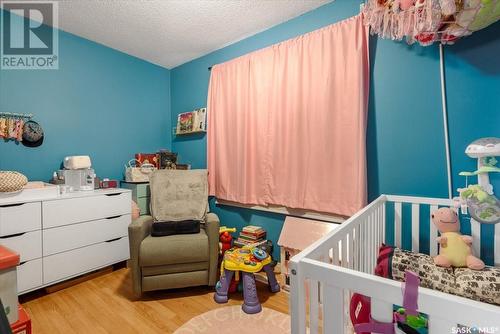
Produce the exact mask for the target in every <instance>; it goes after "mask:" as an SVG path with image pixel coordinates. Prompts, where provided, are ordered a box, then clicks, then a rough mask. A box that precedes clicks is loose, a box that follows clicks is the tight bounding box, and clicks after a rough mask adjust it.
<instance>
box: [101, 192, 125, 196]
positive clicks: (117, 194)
mask: <svg viewBox="0 0 500 334" xmlns="http://www.w3.org/2000/svg"><path fill="white" fill-rule="evenodd" d="M121 194H122V193H116V194H104V195H106V196H119V195H121Z"/></svg>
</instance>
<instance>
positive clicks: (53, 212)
mask: <svg viewBox="0 0 500 334" xmlns="http://www.w3.org/2000/svg"><path fill="white" fill-rule="evenodd" d="M130 201H131V194H130V192H124V193H117V194H109V195H97V196H89V197H80V198H68V199H60V200H54V201H45V202H43V227H44V228H50V227H56V226H62V225H69V224H74V223H81V222H85V221H90V220H97V219H102V218H106V217H113V216H118V215H124V214H130V212H131V202H130Z"/></svg>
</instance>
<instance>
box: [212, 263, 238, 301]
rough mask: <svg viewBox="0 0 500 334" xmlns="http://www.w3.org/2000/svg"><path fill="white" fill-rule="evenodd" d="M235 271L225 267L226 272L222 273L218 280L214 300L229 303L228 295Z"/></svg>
mask: <svg viewBox="0 0 500 334" xmlns="http://www.w3.org/2000/svg"><path fill="white" fill-rule="evenodd" d="M233 274H234V272H233V271H231V270H227V269H224V274H223V275H221V277H220V281H219V282H217V285H216V286H215V294H214V300H215V301H216V302H217V303H219V304H223V303H227V298H228V297H227V295H228V291H229V285H230V284H231V280H232V279H233Z"/></svg>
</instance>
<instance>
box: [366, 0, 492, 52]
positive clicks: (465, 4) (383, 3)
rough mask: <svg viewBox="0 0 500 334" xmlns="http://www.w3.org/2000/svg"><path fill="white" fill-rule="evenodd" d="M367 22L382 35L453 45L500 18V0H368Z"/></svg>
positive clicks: (409, 42) (408, 41)
mask: <svg viewBox="0 0 500 334" xmlns="http://www.w3.org/2000/svg"><path fill="white" fill-rule="evenodd" d="M362 12H363V14H364V18H365V24H366V25H368V26H370V28H371V33H372V34H377V35H379V36H380V37H382V38H389V39H393V40H398V41H399V40H402V39H403V38H406V42H407V43H408V44H413V43H415V42H418V43H420V44H421V45H423V46H427V45H431V44H433V43H434V42H440V43H442V44H453V43H455V41H456V40H457V39H458V38H460V37H463V36H468V35H470V34H472V33H473V32H474V31H477V30H480V29H483V28H485V27H487V26H489V25H490V24H492V23H494V22H496V21H498V20H499V19H500V0H367V1H366V2H365V4H364V5H363V7H362Z"/></svg>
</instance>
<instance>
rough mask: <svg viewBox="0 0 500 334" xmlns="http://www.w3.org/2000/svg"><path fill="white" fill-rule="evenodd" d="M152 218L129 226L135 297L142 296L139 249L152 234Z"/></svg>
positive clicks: (147, 217) (148, 217)
mask: <svg viewBox="0 0 500 334" xmlns="http://www.w3.org/2000/svg"><path fill="white" fill-rule="evenodd" d="M152 223H153V218H152V217H151V216H141V217H139V218H137V219H136V220H134V221H132V223H131V224H130V225H129V226H128V238H129V247H130V261H129V264H130V271H131V274H132V288H133V291H134V295H135V296H136V297H140V296H141V294H142V275H141V267H140V265H139V249H140V247H141V242H142V240H144V238H145V237H147V236H148V235H149V234H150V233H151V224H152Z"/></svg>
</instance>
